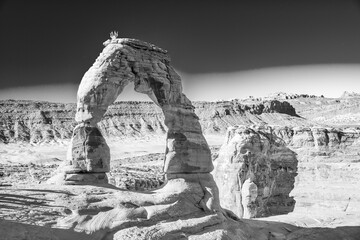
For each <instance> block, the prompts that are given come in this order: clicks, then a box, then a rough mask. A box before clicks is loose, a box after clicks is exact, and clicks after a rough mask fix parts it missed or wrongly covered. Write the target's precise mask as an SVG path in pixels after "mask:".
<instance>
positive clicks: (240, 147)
mask: <svg viewBox="0 0 360 240" xmlns="http://www.w3.org/2000/svg"><path fill="white" fill-rule="evenodd" d="M214 164H215V170H214V172H213V174H214V178H215V181H216V182H217V184H218V186H219V192H220V200H221V204H222V206H223V207H224V208H227V209H230V210H232V211H233V212H234V213H236V214H237V215H238V216H239V217H244V210H243V207H242V204H241V203H242V201H243V200H244V198H245V197H246V196H242V192H243V193H246V192H248V194H250V193H249V189H244V190H243V187H244V183H245V182H246V180H247V179H249V178H250V176H251V175H252V174H253V175H254V180H253V182H254V183H255V184H256V186H257V197H256V200H255V201H250V200H248V201H247V202H249V203H251V202H255V203H254V204H255V205H256V211H255V210H254V211H253V212H256V214H255V216H256V217H259V216H267V215H274V214H283V213H287V212H290V211H292V210H293V209H294V206H295V201H294V199H293V198H292V197H290V196H289V193H290V192H291V190H292V189H293V188H294V182H295V176H296V174H297V173H296V172H297V164H298V161H297V158H296V154H295V153H294V152H293V151H291V150H290V149H289V148H287V147H286V144H285V143H284V142H283V141H282V140H281V139H278V137H277V136H276V135H274V133H273V132H272V129H271V128H263V127H260V128H259V127H255V126H254V127H252V128H249V127H245V126H240V127H233V128H229V130H228V132H227V136H226V139H225V142H224V144H223V145H222V147H221V149H220V151H219V155H218V157H217V158H216V159H215V160H214ZM248 184H249V182H248ZM245 187H246V186H245ZM247 188H251V187H250V186H247ZM245 202H246V201H245ZM247 215H249V213H247ZM250 215H251V214H250ZM247 217H249V216H247Z"/></svg>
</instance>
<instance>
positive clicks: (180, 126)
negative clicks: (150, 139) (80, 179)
mask: <svg viewBox="0 0 360 240" xmlns="http://www.w3.org/2000/svg"><path fill="white" fill-rule="evenodd" d="M104 46H105V48H104V49H103V51H102V52H101V53H100V55H99V56H98V58H97V59H96V61H95V63H94V64H93V65H92V66H91V67H90V69H89V70H88V71H87V72H86V73H85V74H84V76H83V79H82V80H81V83H80V86H79V89H78V93H77V113H76V117H75V119H76V121H77V122H78V123H79V125H78V126H77V127H76V128H75V129H74V136H73V141H72V146H71V149H70V155H69V157H68V162H69V165H70V166H72V167H70V168H71V169H72V171H73V172H74V171H75V172H76V171H79V172H80V171H85V172H107V171H109V162H110V157H109V156H110V154H109V149H108V147H107V145H106V142H105V140H104V139H103V137H102V136H101V132H100V131H98V130H97V126H96V124H97V123H98V122H99V121H100V120H101V119H102V117H103V115H104V114H105V112H106V110H107V108H108V106H109V105H110V104H112V103H113V102H114V101H115V100H116V98H117V97H118V96H119V94H121V92H122V91H123V89H124V87H125V86H126V85H127V84H128V83H129V82H134V88H135V91H137V92H140V93H144V94H147V95H148V96H149V97H150V98H151V99H152V100H153V101H154V102H155V103H156V104H157V105H158V106H160V107H161V109H162V111H163V113H164V116H165V125H166V126H167V128H168V132H167V140H166V150H165V155H166V157H165V163H164V171H165V173H166V174H182V173H209V172H211V171H212V170H213V164H212V160H211V153H210V150H209V147H208V144H207V142H206V140H205V138H204V136H203V134H202V130H201V126H200V123H199V121H198V117H197V116H196V114H195V112H194V107H193V105H192V104H191V102H190V100H189V99H188V98H187V97H186V96H185V95H184V94H183V93H182V85H181V78H180V76H179V75H178V74H177V73H176V71H175V70H174V68H173V67H172V66H171V65H170V57H169V56H168V55H167V51H166V50H163V49H161V48H159V47H157V46H155V45H153V44H150V43H146V42H143V41H140V40H136V39H129V38H114V37H112V39H110V40H107V41H106V42H104ZM85 130H86V131H85ZM95 133H96V134H95ZM90 136H92V137H90ZM90 139H92V140H91V141H92V142H91V141H90ZM84 146H85V147H84ZM94 153H96V154H94ZM89 166H90V167H89Z"/></svg>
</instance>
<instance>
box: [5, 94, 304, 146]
mask: <svg viewBox="0 0 360 240" xmlns="http://www.w3.org/2000/svg"><path fill="white" fill-rule="evenodd" d="M193 105H194V107H195V114H196V115H197V116H198V117H199V122H200V125H201V127H202V130H203V132H204V133H205V134H225V132H226V130H227V128H228V127H230V126H232V125H234V124H235V125H236V124H238V125H239V124H254V123H268V124H278V125H287V126H306V125H307V122H306V120H305V119H301V118H299V117H296V113H295V111H294V108H292V106H291V105H289V103H287V102H280V101H276V100H274V101H272V100H269V101H265V102H261V103H254V102H243V101H235V100H234V101H221V102H193ZM0 111H1V112H2V115H1V116H0V143H1V142H3V143H13V142H30V143H35V144H39V143H47V142H52V141H55V142H61V141H63V140H67V139H70V138H71V136H72V130H73V128H74V127H75V126H76V125H77V123H76V121H75V120H74V117H75V113H76V105H75V104H71V103H68V104H63V103H61V104H60V103H49V102H35V101H23V100H21V101H15V100H7V101H0ZM97 126H98V128H99V129H100V131H101V133H102V135H103V136H104V137H106V138H113V137H115V138H120V139H121V138H122V139H124V138H134V139H139V138H153V137H159V136H160V137H163V136H164V135H165V134H166V126H165V124H164V114H163V112H162V110H161V108H159V107H158V106H157V105H156V104H155V103H153V102H136V101H130V102H115V103H113V104H111V105H110V106H109V107H108V109H107V111H106V113H105V115H104V117H103V118H102V120H101V121H100V122H99V123H98V124H97Z"/></svg>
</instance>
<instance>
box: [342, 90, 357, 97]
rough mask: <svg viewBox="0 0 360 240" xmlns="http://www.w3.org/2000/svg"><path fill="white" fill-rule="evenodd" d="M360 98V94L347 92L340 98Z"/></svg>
mask: <svg viewBox="0 0 360 240" xmlns="http://www.w3.org/2000/svg"><path fill="white" fill-rule="evenodd" d="M358 97H360V93H356V92H348V91H345V92H344V93H343V94H341V96H340V98H358Z"/></svg>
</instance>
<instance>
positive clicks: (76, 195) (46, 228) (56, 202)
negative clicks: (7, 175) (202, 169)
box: [0, 179, 360, 240]
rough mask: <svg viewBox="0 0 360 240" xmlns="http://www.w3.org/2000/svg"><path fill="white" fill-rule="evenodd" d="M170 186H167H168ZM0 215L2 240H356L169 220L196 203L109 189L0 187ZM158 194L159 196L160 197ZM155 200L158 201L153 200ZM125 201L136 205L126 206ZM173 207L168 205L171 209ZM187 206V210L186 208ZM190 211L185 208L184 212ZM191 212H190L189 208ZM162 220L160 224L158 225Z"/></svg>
mask: <svg viewBox="0 0 360 240" xmlns="http://www.w3.org/2000/svg"><path fill="white" fill-rule="evenodd" d="M169 186H170V185H169ZM171 186H173V187H177V188H179V187H180V188H179V190H180V189H181V187H184V186H187V189H188V190H189V191H188V192H187V193H186V192H183V194H184V195H183V197H187V196H189V195H187V194H189V193H191V194H190V195H192V193H194V192H197V190H196V189H198V188H199V186H198V185H197V184H196V183H187V184H185V182H184V181H183V180H181V179H178V180H176V181H174V182H173V183H171ZM1 192H2V196H3V197H5V196H6V198H2V199H3V201H2V209H1V210H2V211H1V212H0V236H1V239H6V240H8V239H9V240H10V239H11V240H12V239H24V240H33V239H57V240H69V239H79V240H89V239H90V240H110V239H112V240H113V239H115V240H125V239H129V240H130V239H150V240H155V239H156V240H158V239H217V240H218V239H237V240H248V239H256V240H268V239H275V240H283V239H289V240H290V239H292V240H294V239H298V240H300V239H316V240H338V239H348V240H357V239H358V236H359V235H360V228H359V227H358V226H348V227H337V228H329V227H327V228H324V227H323V228H314V227H311V226H312V225H311V224H309V225H308V227H307V228H300V227H296V226H294V225H290V224H286V223H281V222H274V221H260V220H247V219H238V220H235V219H227V218H223V217H222V216H221V215H219V214H216V213H212V214H208V213H205V212H201V211H199V210H196V209H195V211H196V212H195V213H189V211H187V210H185V211H182V212H183V213H182V214H181V215H182V217H180V218H178V217H174V216H173V214H174V213H176V212H177V211H178V207H180V206H181V205H182V204H186V203H190V202H192V201H197V200H199V199H198V198H190V199H183V200H182V203H176V201H175V202H173V201H174V198H172V196H171V195H167V194H164V191H163V190H159V191H154V192H147V193H146V192H143V193H140V192H138V193H135V192H129V191H125V190H122V189H117V188H114V187H113V186H111V185H102V186H90V185H88V186H73V185H65V186H64V185H62V186H55V185H30V184H27V185H18V186H13V187H5V186H2V187H1ZM160 193H163V194H160ZM155 195H158V197H155ZM165 196H168V200H167V203H168V204H165V206H164V208H167V210H168V212H165V211H164V212H162V214H160V215H157V218H150V219H148V218H147V217H148V216H151V214H153V213H154V212H153V210H154V208H158V207H157V206H156V205H157V204H155V205H154V202H155V203H156V202H157V201H159V200H160V199H162V198H163V197H165ZM129 199H137V201H136V202H134V201H133V203H129V202H128V200H129ZM171 203H172V204H171ZM190 206H191V205H190ZM187 207H189V206H187ZM190 209H192V210H194V208H191V207H190ZM161 219H163V220H161Z"/></svg>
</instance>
